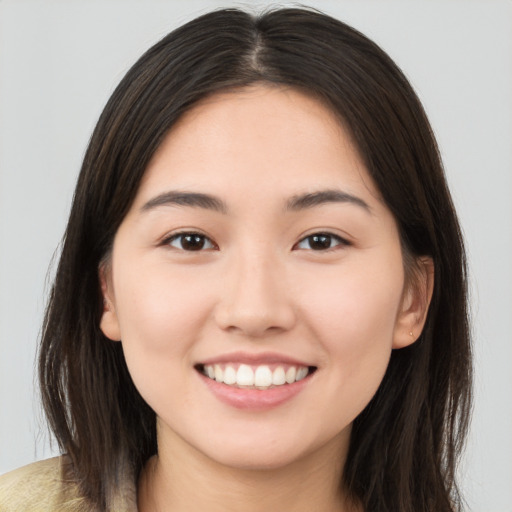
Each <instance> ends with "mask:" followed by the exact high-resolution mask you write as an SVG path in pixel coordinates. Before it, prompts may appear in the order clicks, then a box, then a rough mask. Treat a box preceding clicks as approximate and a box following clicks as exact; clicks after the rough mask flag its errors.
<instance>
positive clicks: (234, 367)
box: [194, 363, 317, 391]
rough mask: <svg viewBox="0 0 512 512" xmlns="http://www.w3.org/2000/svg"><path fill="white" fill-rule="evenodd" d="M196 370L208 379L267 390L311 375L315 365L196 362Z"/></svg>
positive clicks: (233, 386)
mask: <svg viewBox="0 0 512 512" xmlns="http://www.w3.org/2000/svg"><path fill="white" fill-rule="evenodd" d="M194 368H195V369H196V371H198V372H199V373H200V374H202V375H204V376H205V377H207V378H208V379H211V380H213V381H216V382H218V383H221V384H225V385H227V386H229V387H232V388H238V389H256V390H261V391H263V390H267V389H273V388H279V387H284V386H289V385H291V384H294V383H295V382H299V381H301V380H303V379H305V378H307V377H309V376H310V375H312V374H313V373H314V372H315V371H316V369H317V367H316V366H304V365H294V364H284V363H283V364H280V363H272V364H259V365H251V364H243V363H216V364H197V365H195V367H194Z"/></svg>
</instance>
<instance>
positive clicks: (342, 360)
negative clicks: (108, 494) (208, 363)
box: [100, 85, 432, 512]
mask: <svg viewBox="0 0 512 512" xmlns="http://www.w3.org/2000/svg"><path fill="white" fill-rule="evenodd" d="M326 189H329V190H339V191H343V192H344V193H347V194H351V195H352V196H353V197H356V198H358V199H359V200H360V201H362V202H364V203H365V204H366V205H367V207H363V206H361V204H356V203H355V202H339V201H332V202H326V203H322V204H319V205H316V206H312V207H309V208H304V209H301V210H290V211H286V209H285V207H286V204H287V202H288V201H289V200H290V198H293V197H296V196H297V195H301V194H304V193H312V192H317V191H319V190H326ZM168 191H180V192H183V191H186V192H199V193H206V194H211V195H214V196H216V197H218V198H219V199H221V200H222V201H223V202H224V203H225V207H226V211H225V212H220V211H212V210H211V209H208V208H201V207H197V206H183V205H165V204H164V205H160V206H156V207H153V208H146V209H144V208H143V207H144V205H146V204H147V203H148V202H149V201H151V200H152V199H154V198H155V197H157V196H159V195H160V194H162V193H165V192H168ZM181 231H187V232H193V233H200V234H202V235H204V236H205V237H207V238H205V239H202V240H203V241H204V243H205V245H204V248H203V249H202V250H198V251H188V250H185V249H184V248H183V245H180V244H181V242H182V241H183V239H180V238H174V239H173V238H172V235H175V234H176V233H177V232H181ZM314 233H331V234H332V235H333V237H332V238H331V239H330V240H331V243H330V246H329V248H328V249H324V250H313V249H312V248H311V247H312V245H311V239H310V238H306V237H308V236H310V235H312V234H314ZM337 237H339V238H337ZM342 240H343V241H342ZM420 267H421V269H423V270H421V271H420V272H419V273H418V275H419V276H420V277H419V278H418V279H416V280H415V283H414V286H413V285H412V284H411V283H407V282H406V279H405V274H404V266H403V257H402V252H401V244H400V239H399V234H398V229H397V225H396V222H395V220H394V218H393V216H392V214H391V212H390V211H389V209H388V208H387V206H386V205H385V204H384V203H383V201H382V200H381V198H380V195H379V191H378V190H377V188H376V187H375V185H374V184H373V182H372V180H371V178H370V176H369V174H368V172H367V170H366V169H365V168H364V165H363V164H362V162H361V159H360V157H359V155H358V153H357V151H356V149H355V148H354V146H353V144H352V142H351V140H350V137H349V136H348V134H347V133H346V131H345V130H344V128H343V126H342V125H341V124H340V123H339V121H338V120H337V119H336V118H335V117H334V116H333V115H332V114H331V113H330V112H329V111H328V110H327V109H326V108H325V107H324V106H323V105H322V104H320V103H319V102H317V101H316V100H314V99H311V98H309V97H307V96H305V95H303V94H301V93H299V92H297V91H294V90H291V89H285V88H277V87H270V86H263V85H257V86H252V87H249V88H246V89H243V90H240V91H237V92H230V93H222V94H218V95H215V96H213V97H211V98H208V99H206V100H204V101H202V102H201V103H200V104H198V105H196V106H195V107H194V108H193V109H192V110H190V111H189V112H188V113H187V114H185V115H184V117H182V119H181V120H180V121H179V122H178V123H177V125H175V127H174V128H173V129H172V130H171V131H170V133H169V134H168V135H167V137H166V138H165V140H164V142H163V143H162V145H161V146H160V148H159V150H158V151H157V152H156V154H155V155H154V157H153V159H152V160H151V162H150V164H149V166H148V168H147V170H146V173H145V175H144V178H143V180H142V183H141V186H140V189H139V191H138V193H137V196H136V198H135V200H134V203H133V205H132V207H131V209H130V211H129V212H128V214H127V216H126V217H125V219H124V221H123V222H122V224H121V226H120V228H119V230H118V232H117V234H116V236H115V240H114V246H113V251H112V256H111V260H110V262H109V263H108V265H107V266H106V267H103V268H102V269H100V278H101V282H102V288H103V292H104V295H105V298H106V301H107V306H106V308H105V311H104V314H103V317H102V322H101V328H102V330H103V332H104V333H105V334H106V336H107V337H109V338H110V339H112V340H114V341H118V340H122V343H123V350H124V353H125V356H126V361H127V364H128V368H129V370H130V373H131V375H132V378H133V380H134V382H135V385H136V386H137V388H138V389H139V391H140V393H141V394H142V396H143V397H144V399H145V400H146V401H147V402H148V404H149V405H150V406H151V407H152V408H153V410H154V411H155V412H156V415H157V428H158V440H159V451H158V455H157V456H155V457H154V458H152V459H151V460H150V461H149V462H148V464H147V466H146V468H145V471H144V472H143V474H142V476H141V479H140V482H139V509H140V510H143V511H150V510H173V511H176V512H185V511H197V510H209V511H221V510H222V511H227V510H237V511H257V510H258V511H259V510H287V511H294V512H298V511H311V510H325V511H348V510H356V509H357V507H356V508H354V509H352V508H351V506H350V505H349V504H348V502H347V500H346V496H345V495H344V491H343V489H342V488H340V485H339V482H340V481H341V475H342V471H343V464H344V461H345V458H346V453H347V449H348V443H349V437H350V429H351V425H352V422H353V420H354V419H355V417H356V416H357V415H358V414H359V413H360V412H361V411H362V410H363V409H364V407H365V406H366V405H367V404H368V402H369V401H370V399H371V398H372V396H373V395H374V393H375V391H376V390H377V388H378V386H379V384H380V382H381V380H382V378H383V375H384V373H385V370H386V367H387V364H388V361H389V357H390V355H391V350H392V349H394V348H395V349H397V348H401V347H404V346H406V345H408V344H410V343H412V342H414V340H415V338H416V337H417V336H418V335H419V333H420V332H421V329H422V327H423V323H424V321H425V316H426V311H427V307H428V302H429V299H430V294H431V289H432V272H431V264H429V262H427V263H426V264H425V261H423V263H422V265H420ZM411 333H412V335H411ZM234 351H243V352H245V353H250V354H258V353H261V352H269V351H271V352H273V353H278V354H281V355H285V356H289V357H293V358H295V359H299V360H300V361H304V362H307V364H308V365H313V366H315V367H316V368H317V370H316V372H315V373H314V374H313V375H312V376H311V377H309V378H308V381H307V384H306V385H305V386H304V388H303V389H302V391H301V392H300V393H299V394H297V395H296V396H294V397H293V398H292V399H291V400H288V401H287V402H285V403H284V404H282V405H279V406H277V407H273V408H271V409H269V410H263V411H253V410H241V409H237V408H234V407H232V406H230V405H227V404H225V403H222V402H221V401H219V400H218V398H217V397H216V396H214V395H213V394H212V393H211V392H210V390H209V389H208V388H207V386H205V384H204V382H203V379H202V378H201V377H200V375H199V373H198V372H197V370H196V369H195V368H194V365H196V364H197V363H200V362H201V361H204V360H206V359H208V358H213V357H218V356H220V355H224V354H230V353H232V352H234Z"/></svg>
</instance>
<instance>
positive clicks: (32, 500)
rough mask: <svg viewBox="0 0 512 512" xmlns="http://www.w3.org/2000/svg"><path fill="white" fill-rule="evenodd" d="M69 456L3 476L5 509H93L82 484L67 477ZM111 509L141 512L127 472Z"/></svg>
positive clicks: (0, 490)
mask: <svg viewBox="0 0 512 512" xmlns="http://www.w3.org/2000/svg"><path fill="white" fill-rule="evenodd" d="M68 466H69V462H68V459H67V458H66V457H65V456H63V457H55V458H53V459H48V460H43V461H40V462H35V463H33V464H29V465H28V466H24V467H22V468H19V469H16V470H14V471H11V472H10V473H6V474H5V475H2V476H0V511H1V512H56V511H57V512H93V510H94V509H92V508H91V505H90V504H89V503H88V502H87V501H86V500H85V499H84V498H83V497H81V496H80V494H79V492H78V486H77V484H76V482H74V481H73V480H72V479H70V478H69V477H66V476H65V475H66V473H69V471H66V468H67V467H68ZM108 501H109V506H108V511H112V512H137V504H136V503H137V499H136V491H135V482H134V481H133V479H132V478H131V475H128V474H127V475H123V478H122V481H121V485H120V486H119V488H118V489H116V490H115V491H114V492H113V493H112V496H111V497H110V499H109V500H108Z"/></svg>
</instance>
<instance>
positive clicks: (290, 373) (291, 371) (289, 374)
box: [285, 366, 297, 384]
mask: <svg viewBox="0 0 512 512" xmlns="http://www.w3.org/2000/svg"><path fill="white" fill-rule="evenodd" d="M295 375H297V370H296V369H295V368H294V367H293V366H290V368H288V370H286V377H285V379H286V382H288V384H292V383H293V382H295Z"/></svg>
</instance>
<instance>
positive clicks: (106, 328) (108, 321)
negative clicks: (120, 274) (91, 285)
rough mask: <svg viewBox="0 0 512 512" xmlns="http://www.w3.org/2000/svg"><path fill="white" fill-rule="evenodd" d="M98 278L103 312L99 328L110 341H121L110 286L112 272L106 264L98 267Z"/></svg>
mask: <svg viewBox="0 0 512 512" xmlns="http://www.w3.org/2000/svg"><path fill="white" fill-rule="evenodd" d="M99 280H100V285H101V293H102V295H103V314H102V315H101V321H100V329H101V331H102V332H103V334H104V335H105V336H106V337H107V338H109V339H111V340H112V341H121V329H120V328H119V321H118V319H117V314H116V310H115V305H114V294H113V288H112V273H111V270H110V266H109V265H108V264H102V265H101V266H100V268H99Z"/></svg>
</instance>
